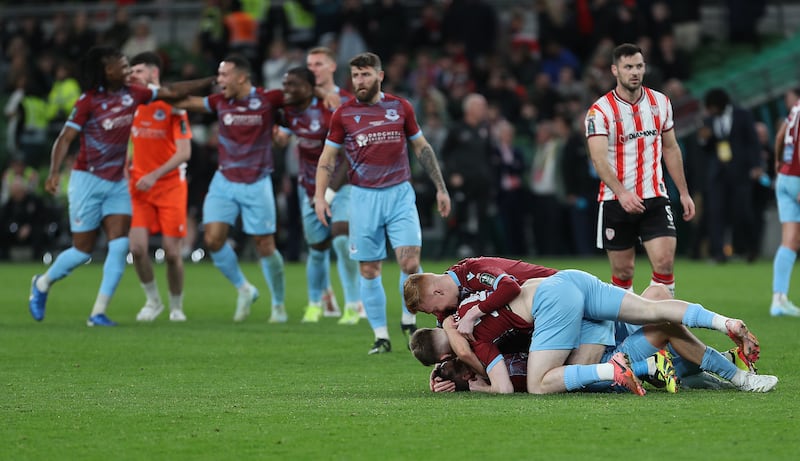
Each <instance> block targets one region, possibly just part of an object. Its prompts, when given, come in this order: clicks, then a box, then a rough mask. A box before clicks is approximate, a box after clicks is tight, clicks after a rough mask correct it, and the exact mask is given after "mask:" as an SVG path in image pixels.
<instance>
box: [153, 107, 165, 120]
mask: <svg viewBox="0 0 800 461" xmlns="http://www.w3.org/2000/svg"><path fill="white" fill-rule="evenodd" d="M153 118H154V119H156V120H164V119H165V118H167V113H166V112H164V110H163V109H158V110H157V111H156V113H154V114H153Z"/></svg>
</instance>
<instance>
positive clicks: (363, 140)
mask: <svg viewBox="0 0 800 461" xmlns="http://www.w3.org/2000/svg"><path fill="white" fill-rule="evenodd" d="M356 144H358V147H364V146H366V145H367V136H366V135H363V134H359V135H357V136H356Z"/></svg>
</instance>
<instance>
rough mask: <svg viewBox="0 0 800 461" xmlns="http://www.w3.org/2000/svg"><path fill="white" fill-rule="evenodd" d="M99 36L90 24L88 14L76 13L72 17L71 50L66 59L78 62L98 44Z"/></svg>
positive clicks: (79, 11) (84, 12) (83, 12)
mask: <svg viewBox="0 0 800 461" xmlns="http://www.w3.org/2000/svg"><path fill="white" fill-rule="evenodd" d="M97 36H98V34H97V31H95V30H94V29H93V28H92V26H91V24H90V22H89V15H88V13H86V11H82V10H78V11H76V12H75V16H73V17H72V29H71V30H70V36H69V50H68V51H67V56H66V58H68V59H69V60H70V61H72V62H77V61H78V59H80V57H81V56H82V55H83V53H85V52H86V50H88V49H89V48H91V47H93V46H94V45H95V44H96V43H97Z"/></svg>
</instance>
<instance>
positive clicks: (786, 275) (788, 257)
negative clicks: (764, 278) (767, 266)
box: [772, 245, 797, 294]
mask: <svg viewBox="0 0 800 461" xmlns="http://www.w3.org/2000/svg"><path fill="white" fill-rule="evenodd" d="M795 260H797V253H795V252H794V251H792V250H791V249H789V248H786V247H785V246H783V245H781V246H779V247H778V249H777V250H776V251H775V259H774V260H773V261H772V292H773V293H783V294H788V293H789V280H790V279H791V277H792V269H794V262H795Z"/></svg>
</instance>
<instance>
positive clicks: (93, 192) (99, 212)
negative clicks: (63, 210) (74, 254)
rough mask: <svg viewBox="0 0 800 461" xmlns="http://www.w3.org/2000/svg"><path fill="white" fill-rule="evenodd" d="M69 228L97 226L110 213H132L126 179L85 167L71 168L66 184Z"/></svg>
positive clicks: (74, 229) (85, 228) (86, 230)
mask: <svg viewBox="0 0 800 461" xmlns="http://www.w3.org/2000/svg"><path fill="white" fill-rule="evenodd" d="M67 199H68V200H69V228H70V229H71V230H72V232H88V231H92V230H95V229H98V228H99V227H100V224H101V223H102V221H103V218H105V217H106V216H109V215H115V214H120V215H128V216H130V215H131V214H132V211H133V210H132V208H131V194H130V192H129V191H128V181H126V180H125V179H122V180H120V181H109V180H107V179H103V178H101V177H98V176H95V175H93V174H91V173H89V172H88V171H82V170H72V172H70V175H69V185H68V187H67Z"/></svg>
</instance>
